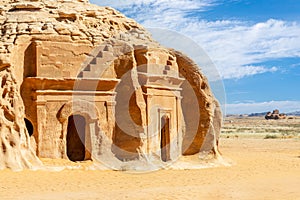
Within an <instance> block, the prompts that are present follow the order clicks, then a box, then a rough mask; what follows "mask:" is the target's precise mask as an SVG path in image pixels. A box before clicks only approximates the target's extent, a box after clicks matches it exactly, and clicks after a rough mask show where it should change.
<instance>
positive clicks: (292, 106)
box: [226, 101, 300, 114]
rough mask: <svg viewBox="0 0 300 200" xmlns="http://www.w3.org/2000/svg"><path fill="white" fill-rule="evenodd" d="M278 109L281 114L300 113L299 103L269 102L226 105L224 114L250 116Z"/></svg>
mask: <svg viewBox="0 0 300 200" xmlns="http://www.w3.org/2000/svg"><path fill="white" fill-rule="evenodd" d="M274 109H279V111H280V112H282V113H288V112H293V111H300V101H269V102H259V103H257V102H249V103H236V104H226V114H250V113H260V112H268V111H272V110H274Z"/></svg>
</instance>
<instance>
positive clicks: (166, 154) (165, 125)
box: [160, 116, 170, 162]
mask: <svg viewBox="0 0 300 200" xmlns="http://www.w3.org/2000/svg"><path fill="white" fill-rule="evenodd" d="M161 127H162V128H161V136H160V137H161V140H160V149H161V160H162V161H164V162H167V161H168V160H170V119H169V117H167V116H163V117H162V118H161Z"/></svg>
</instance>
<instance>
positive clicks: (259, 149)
mask: <svg viewBox="0 0 300 200" xmlns="http://www.w3.org/2000/svg"><path fill="white" fill-rule="evenodd" d="M220 143H221V146H220V149H221V151H222V153H223V156H224V157H225V158H226V159H230V160H231V162H232V163H233V165H232V166H231V167H217V168H209V169H200V170H161V171H157V172H151V173H144V174H130V173H125V172H117V171H85V170H63V171H60V172H47V171H35V172H34V171H23V172H11V171H9V170H4V171H0V199H1V200H2V199H36V200H42V199H172V200H173V199H222V200H224V199H225V200H226V199H255V200H257V199H264V200H267V199H285V200H288V199H291V200H295V199H300V139H298V138H294V139H249V138H222V139H221V142H220ZM58 162H59V161H58Z"/></svg>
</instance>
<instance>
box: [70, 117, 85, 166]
mask: <svg viewBox="0 0 300 200" xmlns="http://www.w3.org/2000/svg"><path fill="white" fill-rule="evenodd" d="M85 126H86V121H85V118H84V117H83V116H81V115H71V116H70V117H69V118H68V132H67V156H68V158H69V159H70V160H71V161H83V160H84V159H85V145H84V144H85Z"/></svg>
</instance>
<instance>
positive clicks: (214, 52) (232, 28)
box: [92, 0, 300, 79]
mask: <svg viewBox="0 0 300 200" xmlns="http://www.w3.org/2000/svg"><path fill="white" fill-rule="evenodd" d="M92 2H94V3H98V4H99V5H110V6H112V7H115V8H118V9H120V10H122V11H123V12H125V14H126V15H128V16H130V17H133V18H135V19H136V20H138V21H139V22H140V23H142V24H143V25H144V26H146V27H161V28H167V29H171V30H176V31H178V32H180V33H182V34H184V35H186V36H189V37H191V38H192V39H193V40H194V41H196V42H197V43H198V44H199V45H200V46H201V47H202V48H203V49H204V50H205V51H206V52H207V54H208V55H209V56H210V58H211V59H212V61H213V62H214V63H215V65H216V66H217V68H218V70H219V71H220V74H221V76H222V77H223V78H226V79H230V78H242V77H244V76H250V75H254V74H259V73H266V72H274V71H276V70H278V69H277V68H274V67H273V68H271V69H270V68H266V67H265V66H261V65H260V64H259V63H262V62H264V61H267V60H268V59H276V58H286V57H300V34H299V33H300V24H299V23H296V22H287V21H281V20H275V19H269V20H267V21H264V22H259V23H255V24H253V23H252V24H251V23H249V22H243V21H238V20H218V21H208V20H205V19H200V18H199V17H191V16H187V15H188V14H191V13H193V14H196V15H197V14H199V13H200V12H202V11H205V10H207V9H210V8H211V7H212V6H213V5H216V4H217V3H218V2H220V1H217V0H172V1H171V0H135V1H124V0H101V1H100V0H99V1H96V0H94V1H92Z"/></svg>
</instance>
